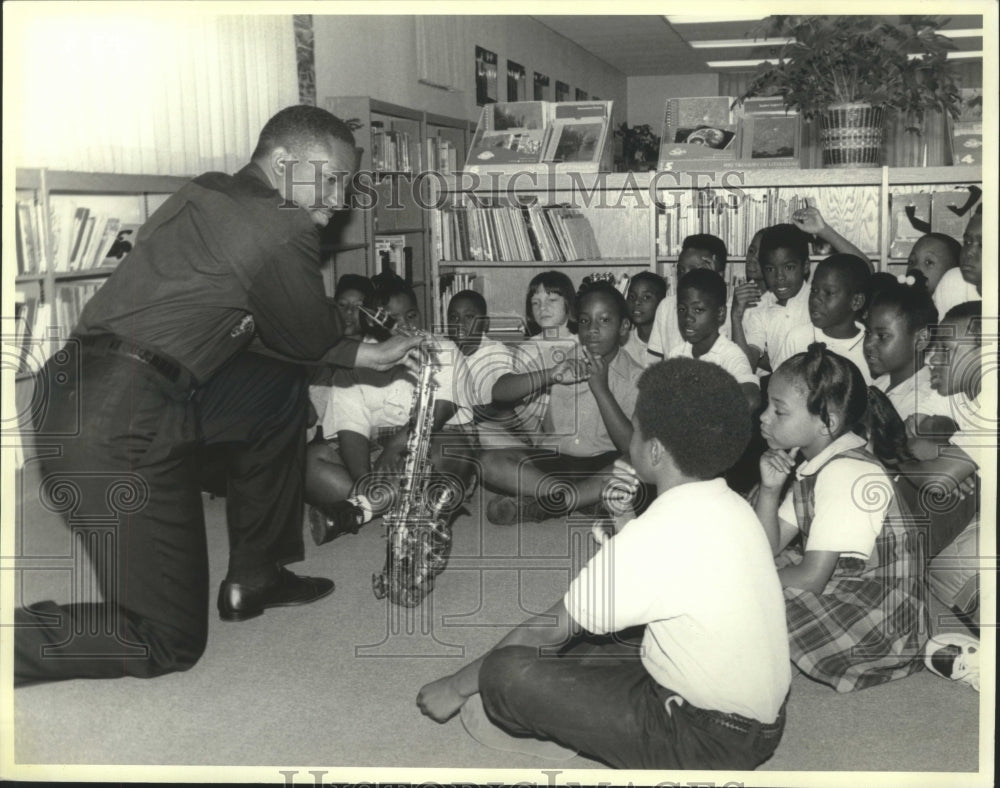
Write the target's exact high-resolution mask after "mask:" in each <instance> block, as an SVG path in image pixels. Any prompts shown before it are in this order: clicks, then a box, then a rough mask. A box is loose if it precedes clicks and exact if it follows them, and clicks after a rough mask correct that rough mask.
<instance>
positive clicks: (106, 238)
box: [15, 200, 139, 274]
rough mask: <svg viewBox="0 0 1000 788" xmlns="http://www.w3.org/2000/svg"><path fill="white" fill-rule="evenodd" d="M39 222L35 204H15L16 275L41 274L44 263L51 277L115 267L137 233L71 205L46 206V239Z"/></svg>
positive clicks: (134, 228) (38, 208) (39, 210)
mask: <svg viewBox="0 0 1000 788" xmlns="http://www.w3.org/2000/svg"><path fill="white" fill-rule="evenodd" d="M42 219H43V216H42V208H41V205H40V204H39V203H36V202H34V201H31V200H18V201H17V210H16V213H15V221H16V231H17V272H18V274H38V273H41V272H42V271H43V270H44V268H45V261H46V260H48V265H51V266H52V270H53V271H54V272H55V273H67V272H70V271H84V270H88V269H91V268H99V267H105V266H114V265H117V264H118V263H119V262H121V260H123V259H124V257H125V255H126V254H128V252H129V251H131V249H132V241H133V239H134V237H135V234H136V232H137V231H138V229H139V225H138V224H130V223H123V222H122V221H121V220H120V219H119V218H118V217H116V216H110V215H108V214H103V213H98V212H96V211H92V210H91V209H90V208H87V207H86V206H77V205H74V204H72V203H60V204H51V205H50V207H49V226H50V233H49V235H48V236H47V237H46V236H45V235H44V233H43V227H44V224H43V222H42Z"/></svg>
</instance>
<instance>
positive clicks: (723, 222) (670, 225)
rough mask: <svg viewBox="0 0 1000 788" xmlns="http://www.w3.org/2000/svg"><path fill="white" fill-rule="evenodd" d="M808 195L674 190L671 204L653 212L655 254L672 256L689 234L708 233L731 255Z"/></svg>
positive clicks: (785, 217)
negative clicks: (717, 239)
mask: <svg viewBox="0 0 1000 788" xmlns="http://www.w3.org/2000/svg"><path fill="white" fill-rule="evenodd" d="M807 207H809V199H808V198H806V197H803V196H799V195H790V196H782V195H781V194H780V193H779V192H778V190H777V189H767V190H764V191H763V192H762V193H759V194H752V193H744V194H743V195H742V198H741V197H740V196H738V195H736V194H729V193H713V192H693V193H692V192H686V193H685V192H678V193H677V194H676V195H675V199H674V200H673V202H672V204H670V205H667V206H666V207H665V208H664V209H663V210H661V211H659V212H658V213H657V216H656V250H657V256H659V257H676V256H677V255H678V254H680V251H681V244H682V243H683V242H684V239H685V238H686V237H687V236H689V235H695V234H698V233H710V234H712V235H715V236H718V237H719V238H721V239H722V240H723V242H724V243H725V244H726V249H727V250H729V253H730V254H732V255H742V254H743V253H744V252H745V251H746V248H747V247H748V246H749V245H750V241H751V240H752V239H753V237H754V235H755V234H756V233H757V231H758V230H760V229H761V228H762V227H770V226H771V225H773V224H781V223H787V222H790V221H791V216H792V214H793V213H795V211H797V210H799V209H801V208H807Z"/></svg>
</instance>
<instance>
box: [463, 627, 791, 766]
mask: <svg viewBox="0 0 1000 788" xmlns="http://www.w3.org/2000/svg"><path fill="white" fill-rule="evenodd" d="M627 651H628V650H627V649H624V648H623V644H622V643H620V642H612V643H608V644H607V645H598V646H595V645H593V644H592V643H589V642H587V641H584V640H579V641H577V643H576V645H575V647H574V646H570V647H568V648H566V649H564V650H563V651H561V652H560V653H559V654H558V655H555V654H550V653H545V652H540V651H539V650H538V649H534V648H528V647H525V646H509V647H506V648H502V649H497V650H496V651H494V652H492V653H491V654H490V655H489V656H487V657H486V660H485V662H484V663H483V665H482V668H481V669H480V673H479V691H480V694H481V695H482V701H483V707H484V709H485V710H486V714H487V716H488V717H489V718H490V719H491V720H492V721H493V722H494V723H495V724H496V725H499V726H500V727H501V728H503V729H504V730H506V731H507V732H508V733H511V734H514V735H515V736H531V737H534V738H537V739H545V740H551V741H554V742H556V743H557V744H560V745H562V746H563V747H568V748H571V749H574V750H577V751H578V752H579V753H581V754H582V755H586V756H589V757H591V758H595V759H596V760H599V761H602V762H604V763H606V764H608V765H609V766H613V767H615V768H619V769H701V770H705V769H727V770H740V771H744V770H751V769H754V768H756V767H757V766H759V765H760V764H761V763H763V762H764V761H766V760H767V759H768V758H770V757H771V755H772V753H773V752H774V750H775V749H776V748H777V746H778V743H779V742H780V741H781V736H782V733H783V732H784V727H785V707H784V706H782V708H781V712H780V713H779V716H778V718H777V720H775V721H774V722H773V723H770V724H766V725H765V724H762V723H760V722H758V721H756V720H751V719H748V718H746V717H742V716H740V715H738V714H723V713H722V712H718V711H710V710H705V709H699V708H696V707H694V706H692V705H690V704H689V703H687V702H685V701H684V700H683V699H682V698H681V697H680V696H679V695H678V694H677V693H675V692H672V691H671V690H669V689H666V688H665V687H662V686H661V685H659V684H658V683H657V682H656V681H655V680H654V679H653V677H652V676H650V675H649V673H648V672H647V671H646V669H645V668H644V667H643V666H642V663H641V661H640V660H639V656H638V652H637V651H636V650H634V649H633V650H631V652H632V653H627Z"/></svg>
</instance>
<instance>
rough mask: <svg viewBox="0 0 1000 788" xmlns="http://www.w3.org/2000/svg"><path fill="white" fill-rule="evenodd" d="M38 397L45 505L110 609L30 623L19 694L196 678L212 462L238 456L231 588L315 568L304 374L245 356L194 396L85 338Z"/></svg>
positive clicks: (20, 622) (169, 370)
mask: <svg viewBox="0 0 1000 788" xmlns="http://www.w3.org/2000/svg"><path fill="white" fill-rule="evenodd" d="M36 386H37V387H38V391H39V392H40V395H41V397H40V401H41V408H40V412H39V413H38V415H37V417H36V424H35V426H36V443H37V451H38V454H39V456H40V457H41V458H42V459H41V469H42V491H41V492H42V500H43V505H45V506H46V508H49V509H50V510H53V511H58V512H59V513H60V514H62V515H63V517H64V519H65V521H66V523H67V525H68V527H69V528H70V529H71V531H72V532H73V535H74V545H75V546H74V550H76V549H77V547H76V545H80V546H81V547H82V549H84V550H85V551H86V553H87V555H88V557H89V558H90V561H91V563H92V565H93V570H94V573H95V575H96V578H97V582H98V583H99V587H100V592H101V596H102V598H103V601H88V602H83V601H76V602H73V603H71V604H64V605H57V604H55V603H54V602H51V601H48V602H41V603H38V604H34V605H32V606H31V607H29V608H26V609H20V610H17V611H16V613H15V623H16V626H17V629H16V633H15V664H14V673H15V683H16V684H27V683H36V682H40V681H56V680H61V679H70V678H116V677H120V676H125V675H130V676H138V677H147V678H148V677H152V676H157V675H161V674H164V673H169V672H171V671H176V670H185V669H187V668H189V667H191V666H192V665H194V664H195V662H197V660H198V659H199V657H200V656H201V654H202V653H203V651H204V649H205V644H206V639H207V632H208V610H209V585H208V578H209V574H208V554H207V546H206V535H205V521H204V513H203V510H202V495H201V491H202V489H203V479H202V478H201V477H202V471H203V470H204V468H205V462H204V458H205V456H206V453H208V452H211V451H214V452H216V454H217V455H218V452H219V451H220V450H221V451H223V452H224V453H223V454H222V455H220V456H223V457H224V458H225V469H224V471H225V474H224V475H225V478H226V480H227V481H226V490H225V492H226V496H227V500H226V516H227V523H228V529H229V542H230V560H229V573H228V577H229V578H230V579H239V581H240V582H245V583H252V582H255V581H260V580H264V579H266V578H267V576H268V575H269V574H270V575H273V574H274V573H275V572H276V566H277V565H278V564H283V563H287V562H291V561H296V560H301V558H302V557H303V542H302V485H303V474H304V462H305V419H306V415H307V408H306V386H305V372H304V369H303V368H302V367H300V366H298V365H294V364H291V363H288V362H284V361H281V360H278V359H274V358H269V357H265V356H261V355H257V354H255V353H248V352H245V353H241V354H240V355H239V356H237V357H236V358H234V359H233V360H232V361H231V362H229V363H228V364H227V365H226V366H224V367H223V368H222V369H220V370H219V371H218V372H217V373H216V374H215V375H213V377H212V378H211V379H210V380H209V381H208V382H207V383H206V384H204V385H203V386H200V387H195V386H194V384H193V381H192V380H191V377H190V375H189V374H188V373H187V372H185V371H184V370H183V369H181V368H180V367H178V366H177V365H176V364H173V363H172V362H170V361H169V360H167V359H164V358H162V357H160V356H156V355H154V354H151V353H148V352H145V351H143V350H142V349H139V348H135V347H132V346H130V345H128V344H127V343H124V342H122V341H120V340H117V339H115V338H113V337H108V338H100V339H88V340H84V341H83V342H78V341H76V340H72V341H70V342H69V343H68V344H67V345H66V347H65V348H64V349H63V351H61V352H60V353H58V354H56V355H55V356H54V357H53V358H52V359H50V361H49V362H48V363H47V364H46V366H45V367H44V368H43V370H42V372H41V373H40V374H39V376H38V378H37V379H36ZM75 582H76V583H77V584H78V583H79V579H76V578H75Z"/></svg>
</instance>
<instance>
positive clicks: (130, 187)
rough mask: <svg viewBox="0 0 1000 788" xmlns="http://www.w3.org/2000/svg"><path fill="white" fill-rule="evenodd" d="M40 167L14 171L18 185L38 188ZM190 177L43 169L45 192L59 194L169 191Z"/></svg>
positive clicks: (159, 192)
mask: <svg viewBox="0 0 1000 788" xmlns="http://www.w3.org/2000/svg"><path fill="white" fill-rule="evenodd" d="M41 173H42V171H41V170H40V169H37V168H28V169H22V170H18V171H17V188H18V189H40V188H41V185H42V176H41ZM190 180H191V179H190V178H188V177H183V176H176V175H132V174H125V173H108V172H66V171H64V170H47V171H46V173H45V185H46V188H48V190H49V192H59V193H62V194H172V193H173V192H175V191H177V190H178V189H179V188H180V187H181V186H183V185H184V184H186V183H188V182H189V181H190Z"/></svg>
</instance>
